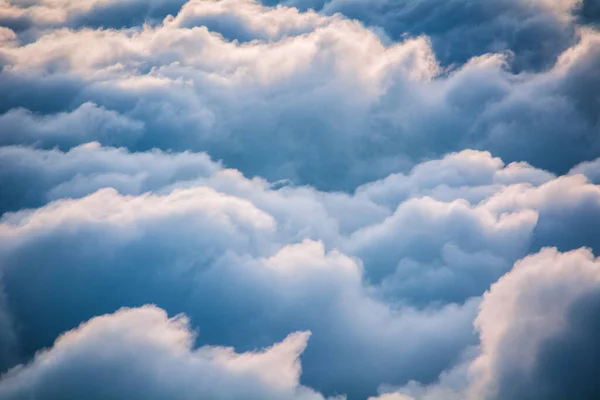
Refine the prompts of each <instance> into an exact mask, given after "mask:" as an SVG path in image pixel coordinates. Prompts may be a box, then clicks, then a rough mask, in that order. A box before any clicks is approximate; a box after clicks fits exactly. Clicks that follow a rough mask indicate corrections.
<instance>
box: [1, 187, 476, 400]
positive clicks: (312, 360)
mask: <svg viewBox="0 0 600 400" xmlns="http://www.w3.org/2000/svg"><path fill="white" fill-rule="evenodd" d="M277 231H278V228H277V225H276V224H275V221H274V220H273V218H272V217H270V216H269V215H268V214H266V213H264V212H263V211H261V210H259V209H257V208H255V207H254V206H253V205H252V203H250V202H248V201H246V200H242V199H237V198H234V197H231V196H227V195H222V194H219V193H217V192H215V191H214V190H212V189H209V188H195V189H185V190H178V191H174V192H172V193H171V194H169V195H166V196H156V195H142V196H140V197H130V196H121V195H117V194H116V192H114V191H112V190H107V189H105V190H102V191H99V192H97V193H95V194H93V195H90V196H88V197H85V198H83V199H81V200H70V201H69V200H61V201H59V202H57V203H53V204H50V205H48V206H47V207H45V208H43V209H40V210H38V211H36V212H34V213H29V212H21V213H17V214H13V215H8V216H7V217H5V224H4V225H3V226H2V237H3V240H2V242H3V245H2V251H0V253H2V255H1V256H0V258H1V259H2V264H3V270H4V273H5V274H4V277H3V280H4V283H5V287H6V293H7V296H8V299H9V307H10V310H11V312H12V315H13V316H14V318H15V319H16V320H17V321H18V324H19V326H20V337H21V338H22V343H21V351H22V353H21V354H22V355H23V356H25V357H26V356H27V355H29V354H31V353H32V352H33V351H34V350H35V349H38V348H40V347H43V346H47V345H49V342H51V340H53V338H54V337H55V336H56V335H57V334H58V333H60V332H61V331H64V330H66V329H70V328H72V327H73V326H76V325H77V324H78V322H79V321H81V320H85V319H87V318H90V317H92V316H94V315H99V314H103V313H105V312H109V311H110V310H111V309H114V308H115V307H120V306H122V305H128V306H139V305H141V304H145V303H148V302H153V303H156V304H157V305H159V306H161V307H164V308H165V309H167V310H178V311H180V312H182V311H183V312H186V314H188V315H189V316H190V318H191V320H192V322H193V323H194V326H201V327H203V328H202V329H203V335H202V337H201V339H203V340H205V342H204V343H209V344H210V343H219V344H228V345H235V346H236V348H240V349H250V348H254V347H257V346H259V347H260V346H264V345H266V343H269V342H273V341H276V340H280V339H281V338H282V335H284V334H287V332H288V331H295V330H298V329H300V327H304V328H305V329H310V330H311V331H312V332H313V341H312V346H311V348H310V349H309V350H308V351H307V353H306V354H305V366H306V368H305V374H304V379H305V380H306V382H307V384H310V385H311V386H314V387H318V388H319V389H321V390H325V391H326V392H333V391H336V390H339V388H344V392H348V393H349V394H351V395H353V396H359V397H360V396H362V394H363V393H364V394H366V393H368V392H369V391H372V390H374V389H375V387H376V386H377V385H378V384H379V379H381V377H382V376H383V377H385V379H386V380H391V381H395V380H404V379H408V378H411V377H413V376H415V377H418V378H419V379H424V380H426V379H428V377H433V376H435V375H436V373H437V372H438V371H439V370H442V369H444V368H445V367H446V366H447V365H449V364H451V363H452V361H453V359H454V357H455V356H456V354H457V352H460V349H461V348H462V347H463V346H464V345H465V344H468V343H469V342H470V341H471V340H472V328H471V320H472V318H473V314H474V312H475V308H476V305H477V301H476V300H471V301H467V302H465V304H460V305H448V306H443V307H435V308H431V309H428V310H425V311H419V310H417V309H415V308H413V307H402V308H392V307H390V306H388V305H386V304H385V303H383V302H381V301H379V300H378V299H377V298H376V297H374V296H372V295H371V294H370V291H369V289H368V287H365V286H364V285H363V282H362V270H361V267H360V264H358V262H357V261H355V260H353V259H352V258H349V257H348V256H346V255H344V254H342V253H340V252H338V251H335V250H332V251H329V252H326V251H325V249H324V246H323V245H322V244H320V243H319V242H314V241H304V242H301V243H299V244H291V245H285V246H283V247H281V248H279V246H277V245H276V243H277V241H279V240H281V239H280V238H277V237H275V232H277ZM92 243H93V245H91V244H92ZM86 282H87V283H86ZM59 288H60V289H59ZM32 291H33V293H35V296H32V295H31V293H32ZM56 291H60V293H61V295H60V296H58V297H57V296H53V295H51V294H52V293H56ZM106 293H111V295H110V296H106ZM50 299H53V300H50ZM67 309H68V310H69V311H66V310H67ZM34 310H35V311H34ZM32 312H33V314H32ZM39 313H41V314H39ZM40 315H44V316H45V317H43V318H41V317H40ZM249 315H253V316H254V317H253V318H248V316H249ZM30 316H31V317H30ZM442 326H444V327H445V328H444V333H443V335H440V332H441V331H442V330H441V327H442ZM304 328H302V329H304ZM392 344H393V347H394V348H395V350H394V351H393V352H389V351H387V350H386V351H385V352H384V351H383V349H385V348H387V347H389V346H392ZM349 348H352V349H354V350H353V351H352V352H349V351H348V350H347V349H349ZM422 348H430V349H431V350H430V351H431V354H432V355H433V354H435V357H432V358H421V357H420V356H418V354H419V353H420V351H417V349H422ZM324 356H325V357H326V358H324ZM415 357H417V358H415ZM359 360H360V362H359ZM400 360H402V361H400ZM400 362H401V363H402V364H399V363H400ZM365 365H369V371H370V372H365V370H364V366H365ZM402 365H404V367H402ZM393 366H394V368H392V367H393ZM409 366H410V367H409ZM324 371H327V373H324Z"/></svg>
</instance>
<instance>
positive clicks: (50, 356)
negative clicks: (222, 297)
mask: <svg viewBox="0 0 600 400" xmlns="http://www.w3.org/2000/svg"><path fill="white" fill-rule="evenodd" d="M194 336H195V334H194V332H192V331H191V330H190V326H189V321H188V319H187V318H186V317H185V316H183V315H178V316H176V317H173V318H168V317H167V314H166V313H165V312H164V311H163V310H161V309H159V308H157V307H154V306H144V307H141V308H135V309H121V310H119V311H118V312H116V313H114V314H111V315H103V316H99V317H96V318H94V319H92V320H90V321H88V322H85V323H83V324H81V325H80V326H79V327H78V328H76V329H73V330H72V331H69V332H66V333H64V334H63V335H61V336H60V337H59V338H58V339H57V340H56V342H55V343H54V345H53V346H52V348H50V349H48V350H45V351H43V352H40V353H38V354H36V356H35V358H34V359H33V361H32V362H31V363H29V364H28V365H26V366H22V367H19V368H16V369H14V370H12V371H10V372H8V373H7V374H6V375H5V376H4V377H3V378H2V379H0V397H2V398H3V399H7V400H8V399H22V398H28V397H35V398H38V399H42V400H47V399H59V398H60V399H64V398H68V399H75V398H78V397H86V398H91V399H106V398H123V397H127V398H145V399H162V398H165V397H168V398H172V399H185V398H192V397H194V398H197V397H200V398H211V399H231V398H247V399H257V400H258V399H286V400H288V399H289V400H319V399H321V400H323V399H324V397H323V396H321V395H320V394H318V393H316V392H314V391H312V390H310V389H309V388H306V387H303V386H301V385H300V384H299V377H300V361H299V359H298V357H299V355H300V354H301V353H302V351H303V350H304V348H305V347H306V344H307V341H308V338H309V336H310V332H297V333H294V334H291V335H289V336H288V337H287V338H285V340H284V341H282V342H281V343H277V344H275V345H273V346H272V347H269V348H266V349H264V350H261V351H253V352H247V353H241V354H238V353H236V352H235V351H234V349H231V348H225V347H211V346H205V347H200V348H194V347H193V344H194Z"/></svg>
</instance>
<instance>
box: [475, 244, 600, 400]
mask: <svg viewBox="0 0 600 400" xmlns="http://www.w3.org/2000/svg"><path fill="white" fill-rule="evenodd" d="M599 289H600V262H599V261H598V260H597V259H595V258H594V256H593V255H592V253H591V251H589V250H585V249H581V250H575V251H573V252H569V253H563V254H561V253H558V252H557V251H556V249H544V250H542V251H541V252H540V253H538V254H536V255H533V256H529V257H527V258H525V259H524V260H522V261H520V262H519V263H517V264H516V265H515V268H514V269H513V270H512V271H511V272H510V273H509V274H508V275H506V276H505V277H503V278H502V279H501V280H499V281H498V282H497V283H495V284H494V285H492V287H491V289H490V292H489V294H486V296H484V300H483V302H482V305H481V311H480V314H479V316H478V317H477V319H476V326H477V327H478V328H479V329H480V331H481V347H482V354H481V355H480V356H479V357H478V359H476V360H475V361H474V365H473V368H474V370H475V371H476V373H479V374H481V377H480V378H479V379H480V381H479V382H477V385H481V386H483V389H479V387H476V389H478V390H485V391H486V392H490V393H492V396H493V397H494V398H499V399H503V398H514V399H529V398H544V399H559V398H564V397H565V396H573V397H576V398H581V399H591V398H594V397H595V395H597V393H598V390H599V389H600V388H599V387H598V385H597V382H596V379H595V378H594V376H595V373H594V372H592V371H590V370H588V368H593V365H594V363H593V362H592V360H593V359H594V358H595V357H596V356H597V355H598V348H597V346H596V345H594V344H593V340H592V339H591V338H592V337H595V336H596V335H597V333H598V321H597V317H595V315H596V314H597V311H598V304H599V303H598V294H600V291H599ZM565 365H569V368H565ZM559 371H560V372H559Z"/></svg>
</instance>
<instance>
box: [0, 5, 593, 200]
mask: <svg viewBox="0 0 600 400" xmlns="http://www.w3.org/2000/svg"><path fill="white" fill-rule="evenodd" d="M517 3H518V2H517ZM486 4H487V3H486ZM519 7H524V6H519ZM539 7H545V9H548V10H554V8H553V7H554V6H549V5H544V4H542V5H540V6H539ZM528 12H529V11H528ZM548 12H550V11H548ZM552 12H558V11H552ZM560 12H561V13H562V12H563V11H560ZM561 15H562V14H561ZM565 18H566V17H565ZM232 21H233V22H232ZM238 21H241V22H240V23H239V24H238ZM238 31H240V32H238ZM242 31H243V32H242ZM236 37H237V38H236ZM574 38H575V39H573V40H572V41H571V42H572V43H571V42H569V45H568V46H566V47H565V48H564V49H563V50H561V52H560V53H559V54H557V55H556V57H555V58H554V59H553V61H552V62H551V63H550V64H549V66H548V68H545V69H543V70H540V71H537V72H523V73H515V72H511V70H510V66H511V65H512V61H511V60H510V57H509V56H507V55H506V54H504V53H486V52H481V53H479V54H477V57H475V58H472V59H469V60H466V61H465V63H463V64H460V65H458V66H457V67H455V68H449V69H448V68H443V67H440V65H439V61H438V60H439V58H438V53H436V50H435V47H432V46H431V39H430V38H427V37H424V36H415V37H412V38H408V39H404V40H402V41H400V42H394V43H388V42H386V41H385V40H383V39H382V38H381V37H380V36H379V35H377V34H376V33H374V32H373V31H371V30H369V29H367V28H365V27H364V26H363V25H361V24H359V23H358V22H355V21H350V20H347V19H345V18H344V17H342V16H340V15H333V16H324V15H319V14H316V13H314V12H310V11H309V12H305V13H303V12H298V11H296V10H294V9H289V8H286V7H279V8H274V9H273V8H265V7H263V6H260V5H257V4H254V3H249V2H247V1H242V2H239V3H238V2H237V1H234V0H228V1H226V2H220V3H213V2H210V1H208V2H206V1H201V2H198V1H192V2H189V3H186V4H185V5H184V6H183V7H182V9H181V11H180V12H179V13H178V14H177V15H176V16H173V17H168V18H166V19H165V20H164V21H163V22H162V23H161V24H159V25H156V26H153V27H152V26H146V27H145V28H140V29H133V30H131V29H128V30H106V29H104V30H100V29H90V28H84V29H80V30H69V29H67V28H59V29H54V30H50V31H49V32H47V33H45V34H43V35H41V36H40V37H39V38H36V39H35V40H32V41H30V42H26V43H22V42H21V41H19V40H17V39H15V40H13V41H10V40H8V42H6V45H5V46H3V49H2V53H1V59H2V60H3V65H4V69H3V71H2V74H0V87H1V88H2V90H3V92H4V93H8V96H6V97H5V98H3V100H2V104H1V105H2V107H1V108H2V109H3V110H4V111H5V114H4V115H2V116H0V118H2V119H1V121H2V123H1V124H0V126H2V129H1V130H0V136H1V137H2V142H3V143H5V144H25V143H26V144H37V145H39V146H44V147H52V146H55V145H57V146H60V147H61V148H63V149H68V148H69V147H72V146H75V145H77V144H81V143H85V142H89V141H99V142H101V143H102V144H104V145H116V146H127V147H128V148H129V149H131V150H140V149H141V150H148V149H151V148H154V147H159V148H162V149H173V150H187V149H192V150H195V151H207V152H208V153H209V154H210V155H211V156H212V157H214V158H216V159H222V160H223V161H224V163H225V164H226V165H227V166H230V167H234V168H237V169H239V170H241V171H242V172H244V173H246V174H248V175H261V176H263V177H266V178H268V179H270V180H279V179H293V180H294V181H295V182H297V183H310V184H313V185H317V186H319V187H322V188H343V189H347V190H348V189H352V188H353V187H355V186H356V185H357V184H360V183H365V182H368V181H370V180H373V179H374V178H382V177H384V176H387V175H388V174H389V173H392V172H397V171H398V170H406V169H407V168H409V167H410V166H412V165H414V164H415V163H416V162H418V161H420V160H422V159H424V158H431V157H438V156H440V155H442V154H444V153H447V152H451V151H458V150H461V149H463V148H465V147H469V148H476V149H487V150H490V151H492V152H493V153H494V154H495V155H498V156H501V157H502V158H503V159H504V160H506V161H509V162H511V161H528V162H529V163H531V164H533V165H535V166H537V167H541V168H544V169H548V170H551V171H553V172H559V173H564V172H566V171H567V170H568V169H570V168H571V167H573V166H574V165H576V164H578V163H579V162H581V161H586V160H591V159H595V158H597V157H598V156H599V155H600V149H599V147H598V146H600V145H599V144H598V141H597V137H598V135H597V110H598V105H597V101H596V100H595V99H594V93H596V91H597V90H596V89H595V88H596V86H597V79H596V74H595V71H596V70H597V63H598V54H600V53H599V51H598V49H599V48H600V46H599V44H598V43H600V41H599V39H598V34H597V33H596V32H595V31H594V30H592V29H590V28H581V27H580V28H577V34H576V35H575V36H574ZM241 40H245V42H240V41H241ZM535 43H537V41H535ZM553 43H554V42H553ZM536 46H537V45H536ZM50 97H51V98H52V101H49V100H48V99H49V98H50ZM74 124H75V125H74ZM77 124H82V129H81V131H77V129H76V128H75V127H76V126H77ZM83 127H85V128H83ZM167 132H168V133H167ZM538 148H539V149H540V150H539V151H538V150H537V149H538ZM534 149H535V150H534Z"/></svg>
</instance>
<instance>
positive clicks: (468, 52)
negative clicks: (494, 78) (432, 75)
mask: <svg viewBox="0 0 600 400" xmlns="http://www.w3.org/2000/svg"><path fill="white" fill-rule="evenodd" d="M263 3H266V4H273V3H275V2H273V1H269V0H267V1H263ZM278 3H282V4H286V5H293V6H297V7H300V8H301V9H306V8H315V9H317V10H320V11H321V12H322V13H324V14H328V15H330V14H334V13H341V14H343V15H345V16H347V17H349V18H355V19H358V20H360V21H361V22H363V23H364V24H365V25H367V26H372V27H376V28H378V29H381V30H382V31H383V32H384V34H385V35H386V36H389V37H391V38H392V39H394V40H401V39H402V37H403V36H405V35H413V36H418V35H427V36H429V37H431V39H432V43H433V46H434V49H435V52H436V54H437V55H438V57H439V58H440V60H441V61H442V63H443V64H446V65H448V64H452V63H459V64H462V63H464V62H466V61H467V60H469V59H470V58H471V57H474V56H480V55H482V54H485V53H498V52H503V51H510V52H512V53H513V54H514V55H515V62H514V66H513V67H514V68H515V69H517V70H523V69H525V70H531V69H533V70H539V69H544V68H547V67H549V66H551V65H552V64H553V63H554V61H555V59H556V57H557V56H558V55H559V54H560V52H562V51H563V50H565V49H566V48H567V47H569V46H571V45H572V44H574V43H575V42H576V40H577V39H576V37H577V35H576V33H575V31H576V21H578V19H577V16H578V15H585V16H591V15H593V11H592V9H593V7H594V6H593V3H594V0H591V1H590V0H587V1H583V2H582V1H579V0H568V1H552V0H550V1H547V0H535V1H523V0H500V1H498V0H495V1H491V2H471V1H468V0H452V1H441V0H426V1H420V2H396V1H389V0H378V1H375V2H373V1H364V0H316V1H315V0H287V1H280V2H278ZM581 3H583V7H582V6H581ZM580 11H581V12H580ZM584 19H585V18H584Z"/></svg>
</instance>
